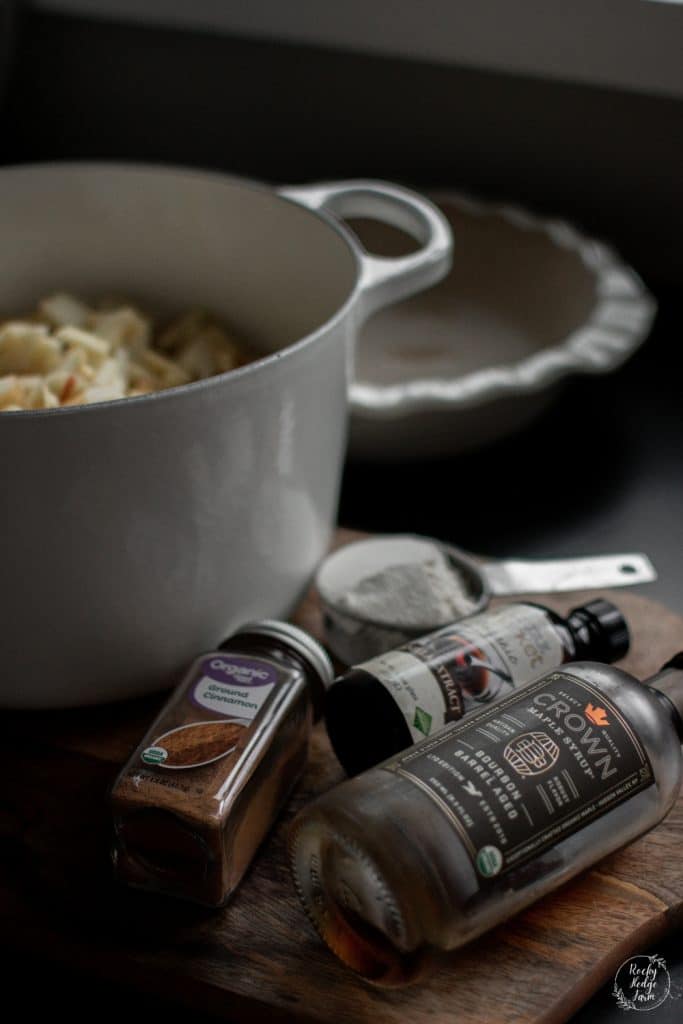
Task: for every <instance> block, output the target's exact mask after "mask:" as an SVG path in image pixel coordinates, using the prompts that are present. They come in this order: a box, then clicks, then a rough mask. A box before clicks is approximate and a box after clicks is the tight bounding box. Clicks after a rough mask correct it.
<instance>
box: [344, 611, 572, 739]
mask: <svg viewBox="0 0 683 1024" xmlns="http://www.w3.org/2000/svg"><path fill="white" fill-rule="evenodd" d="M564 658H565V652H564V648H563V646H562V642H561V640H560V637H559V635H558V633H557V631H556V629H555V627H554V625H553V622H552V620H551V619H550V617H549V616H548V613H547V612H546V611H545V610H544V609H543V608H536V607H534V606H533V605H528V604H512V605H507V606H505V607H503V608H498V609H495V610H492V611H487V612H485V613H483V614H482V615H475V616H473V617H471V618H469V619H467V621H463V622H457V623H455V624H453V625H450V626H445V627H444V628H443V629H439V630H437V631H436V632H435V633H430V634H429V635H428V636H425V637H421V638H420V639H419V640H412V641H410V643H407V644H404V645H403V646H402V647H400V648H398V649H397V650H395V651H389V652H388V653H387V654H382V655H380V656H379V657H377V658H372V659H371V660H370V661H366V662H364V663H363V664H362V665H357V666H356V667H357V668H359V669H363V670H364V671H365V672H369V673H370V674H371V675H372V676H374V677H375V678H376V679H377V680H379V682H380V683H382V685H383V686H384V687H385V688H386V689H387V690H388V691H389V693H390V694H391V696H392V697H393V699H394V701H395V702H396V704H397V705H398V707H399V708H400V709H401V711H402V713H403V716H404V718H405V720H406V723H407V725H408V728H409V729H410V734H411V736H412V739H413V741H414V742H417V741H418V740H422V739H424V737H425V736H431V735H433V734H434V733H435V732H437V730H439V729H441V728H443V726H444V725H446V723H447V722H453V721H457V719H459V718H462V717H463V715H466V714H467V713H468V712H469V711H472V710H474V709H475V708H479V707H481V705H482V704H486V703H488V702H489V701H492V700H498V699H499V698H501V697H504V696H505V695H506V694H508V693H511V692H513V691H514V690H515V689H516V688H517V687H518V686H523V685H524V684H526V683H528V682H529V681H530V680H532V679H536V678H537V677H538V676H540V675H543V674H544V673H545V672H548V671H550V670H551V669H553V668H556V667H557V666H558V665H561V664H562V662H563V661H564Z"/></svg>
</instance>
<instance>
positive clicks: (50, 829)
mask: <svg viewBox="0 0 683 1024" xmlns="http://www.w3.org/2000/svg"><path fill="white" fill-rule="evenodd" d="M349 536H350V535H349V534H341V535H340V540H342V541H343V540H345V539H348V538H349ZM589 596H594V594H593V593H591V594H588V593H581V594H571V595H562V596H561V597H553V598H548V599H547V603H548V604H549V605H552V606H553V607H554V608H556V609H557V610H558V611H561V612H564V611H566V610H567V609H568V608H569V607H570V606H574V605H576V604H578V603H579V602H580V601H582V600H584V599H585V598H587V597H589ZM616 600H617V601H618V603H619V605H620V606H621V607H622V608H623V610H624V612H625V613H626V615H627V616H628V618H629V621H630V623H631V626H632V633H633V644H632V653H631V654H630V655H629V657H628V658H627V659H625V661H624V667H625V668H627V669H629V670H630V671H632V672H634V673H635V675H637V676H639V677H644V676H647V675H649V674H651V673H652V672H654V671H656V670H657V669H658V668H659V667H660V665H661V664H662V662H664V661H665V660H666V659H667V658H669V657H670V656H671V655H672V654H673V653H674V652H675V651H677V650H678V649H679V648H682V647H683V618H681V617H680V616H678V615H674V614H673V613H672V612H670V611H668V610H667V609H666V608H664V607H662V606H661V605H659V604H656V603H655V602H653V601H649V600H646V599H644V598H642V597H639V596H637V595H635V594H632V593H630V592H628V591H627V590H621V591H619V593H618V595H617V597H616ZM296 618H297V621H298V622H300V623H301V624H302V625H304V626H306V627H307V628H309V629H310V630H311V631H312V632H314V633H317V634H318V635H320V633H321V621H320V613H319V608H318V606H317V603H316V600H315V597H314V595H311V596H309V598H308V599H307V601H306V602H305V603H304V605H303V606H302V608H301V609H300V611H299V613H298V615H297V616H296ZM93 671H96V666H93ZM160 700H161V698H159V697H155V698H150V699H145V700H141V701H135V702H133V703H127V704H121V705H115V706H109V707H105V708H97V709H94V710H86V711H70V712H51V713H37V712H11V713H10V712H4V713H2V714H1V715H0V721H1V722H2V734H3V741H2V747H1V749H0V935H2V936H3V937H4V941H5V942H6V943H7V944H8V945H9V946H11V947H12V948H13V949H14V950H15V951H16V950H19V949H22V950H24V951H25V952H26V953H28V954H30V953H32V952H34V953H36V954H38V955H40V956H41V957H48V958H53V959H55V960H59V961H60V962H62V963H64V964H68V965H70V966H72V967H75V968H77V969H79V970H88V971H89V972H91V973H94V974H95V975H96V976H99V977H101V978H103V979H108V978H109V979H112V980H115V981H117V982H120V981H126V982H129V983H132V984H133V985H139V986H140V987H141V988H142V989H144V990H145V991H146V992H151V993H157V994H159V995H160V996H163V997H164V998H166V999H168V998H171V997H172V998H174V999H177V1000H179V1001H182V1002H186V1003H187V1004H188V1006H193V1007H194V1008H195V1009H196V1010H197V1011H199V1010H201V1011H204V1012H208V1011H210V1012H213V1013H216V1014H220V1015H224V1016H225V1017H226V1018H229V1019H230V1020H239V1021H259V1020H268V1021H269V1022H271V1024H277V1022H285V1021H293V1020H304V1021H319V1022H325V1024H327V1022H334V1024H344V1022H354V1024H362V1022H366V1021H367V1022H372V1024H376V1022H382V1024H384V1022H387V1024H404V1022H405V1021H408V1020H410V1021H411V1022H413V1024H423V1022H424V1024H426V1022H428V1021H429V1022H432V1024H435V1022H438V1024H450V1022H453V1024H455V1022H456V1021H457V1022H458V1024H496V1022H499V1021H500V1022H505V1024H513V1022H523V1021H524V1022H544V1024H551V1022H560V1021H565V1020H566V1019H567V1018H568V1017H570V1016H571V1014H572V1013H573V1012H574V1011H575V1010H576V1009H577V1008H578V1007H580V1006H581V1005H582V1004H583V1003H584V1002H585V1001H586V1000H587V999H588V997H589V996H590V995H591V994H592V993H593V992H594V991H595V990H596V989H597V988H599V987H600V985H601V984H603V983H604V982H605V981H606V980H607V979H609V978H611V977H612V976H613V974H614V972H615V970H616V969H617V967H618V966H619V964H620V963H621V962H622V961H623V960H624V959H625V958H626V957H628V956H630V955H632V954H633V953H635V952H642V951H643V949H644V948H645V947H646V946H648V945H650V944H651V943H653V942H655V941H657V940H658V939H660V938H661V937H662V936H663V935H664V933H665V932H666V931H667V930H668V929H670V928H672V927H674V925H676V924H680V923H681V922H682V921H683V867H681V849H683V796H682V797H681V798H679V801H678V804H677V805H676V807H675V809H674V810H673V812H672V813H671V814H670V815H669V817H668V818H667V819H666V821H664V822H663V823H662V824H661V825H659V826H658V827H657V828H656V829H654V830H653V831H652V832H650V833H649V835H647V836H645V837H644V838H642V839H640V840H638V841H637V842H635V843H634V844H633V845H632V846H630V847H629V848H628V849H626V850H624V851H623V852H621V853H619V854H616V855H614V856H612V857H609V858H608V859H607V860H604V861H602V862H601V863H600V864H598V865H597V866H596V867H595V868H594V869H593V870H591V871H589V872H587V873H586V874H584V875H583V876H582V877H580V878H579V879H577V880H575V881H573V882H571V883H569V884H568V885H566V886H565V887H564V888H562V889H560V890H559V891H557V892H556V893H554V894H552V895H550V896H548V897H546V898H545V899H543V900H542V901H540V902H539V903H537V904H536V905H534V906H533V907H531V908H530V909H529V910H527V911H526V912H524V913H523V914H521V915H519V916H518V917H516V918H515V919H513V920H512V921H510V922H508V923H507V924H505V925H502V926H501V927H499V928H498V929H496V930H495V931H493V932H491V933H489V934H488V935H486V936H484V937H483V938H481V939H479V940H478V941H477V942H476V943H474V944H473V945H471V946H469V947H468V948H466V949H464V950H462V951H460V952H458V953H456V954H454V955H452V957H451V958H450V959H449V961H448V963H447V965H445V966H444V967H442V968H440V969H439V971H438V972H437V973H436V974H434V975H433V976H432V977H431V978H430V979H429V980H427V981H426V982H423V983H421V984H419V985H418V986H415V987H412V988H407V989H402V990H394V991H382V990H379V989H376V988H374V987H372V986H371V985H369V984H366V983H365V982H363V981H361V980H359V979H358V978H357V977H355V976H354V975H353V974H352V973H351V972H350V971H348V970H347V969H346V968H344V967H343V966H342V965H341V964H340V963H338V962H337V960H336V959H335V958H334V957H333V956H332V954H331V953H329V952H328V951H327V949H326V948H325V947H324V946H323V945H322V944H321V943H320V942H319V940H318V938H317V936H316V934H315V933H314V931H313V929H312V928H311V926H310V925H309V923H308V920H307V918H306V916H305V914H304V912H303V910H302V909H301V907H300V906H299V904H298V902H297V899H296V897H295V895H294V892H293V889H292V884H291V881H290V877H289V873H288V867H287V859H286V846H285V837H286V832H287V826H288V823H289V821H290V820H291V818H292V816H293V814H294V813H295V812H296V811H297V810H298V809H299V808H300V807H301V806H302V805H303V804H305V803H306V802H307V801H309V800H310V799H311V798H312V797H313V796H315V795H316V794H318V793H320V792H322V791H324V790H326V789H328V788H329V787H330V786H332V785H334V784H335V783H336V782H337V781H339V780H340V779H341V777H342V772H341V770H340V768H339V766H338V765H337V763H336V761H335V759H334V756H333V755H332V752H331V750H330V747H329V745H328V743H327V741H326V738H325V734H324V730H323V729H322V727H318V728H317V730H316V733H315V737H314V740H313V746H312V751H311V759H310V765H309V769H308V771H307V774H306V776H305V778H304V779H303V781H302V783H301V784H300V786H299V787H298V790H297V792H296V794H295V797H294V799H293V800H292V802H291V806H290V807H289V808H288V811H287V813H286V814H285V816H284V818H283V820H281V821H280V822H279V824H278V826H277V827H276V828H275V830H274V831H273V833H272V834H271V836H270V837H269V838H268V839H267V841H266V842H265V844H264V846H263V847H262V849H261V851H260V854H259V856H258V857H257V859H256V861H255V863H254V865H253V867H252V869H251V871H250V872H249V874H248V875H247V877H246V879H245V880H244V882H243V884H242V886H241V887H240V889H239V891H238V892H237V894H236V896H235V898H234V899H233V901H232V903H231V904H230V906H229V907H227V908H226V909H224V910H222V911H219V912H208V911H204V910H198V909H196V908H193V907H191V906H187V905H184V904H181V903H175V902H172V901H166V900H163V899H161V898H157V897H153V896H149V895H146V894H140V893H133V892H130V893H128V892H124V893H122V892H121V891H120V890H118V889H115V888H114V887H113V886H112V884H111V881H110V874H109V862H108V840H109V822H108V818H107V807H106V794H107V789H108V787H109V785H110V784H111V782H112V780H113V778H114V776H115V774H116V772H117V770H118V768H119V765H120V764H121V762H122V761H123V760H124V759H125V757H126V756H127V755H128V753H129V751H130V750H131V749H132V747H134V746H135V744H136V742H137V740H138V738H139V736H140V735H141V734H142V732H143V731H144V729H145V727H146V724H147V723H148V721H149V720H150V718H151V716H152V715H153V714H154V713H155V710H156V708H157V707H158V705H159V703H160Z"/></svg>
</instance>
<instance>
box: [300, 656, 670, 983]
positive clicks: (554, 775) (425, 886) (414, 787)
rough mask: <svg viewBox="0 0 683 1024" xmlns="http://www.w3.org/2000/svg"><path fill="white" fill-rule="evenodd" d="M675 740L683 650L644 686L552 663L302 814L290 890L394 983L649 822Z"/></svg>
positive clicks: (355, 964)
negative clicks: (497, 699) (505, 694)
mask: <svg viewBox="0 0 683 1024" xmlns="http://www.w3.org/2000/svg"><path fill="white" fill-rule="evenodd" d="M681 743H683V653H682V654H679V655H677V656H676V657H675V658H674V659H673V660H672V661H671V662H669V663H668V665H667V666H665V667H664V669H662V671H661V672H660V673H659V674H658V675H656V676H653V677H652V678H651V679H648V680H647V681H646V683H645V684H643V683H640V682H638V681H637V680H636V679H634V677H633V676H631V675H629V674H627V673H626V672H623V671H620V670H619V669H616V668H612V667H609V666H606V665H600V664H597V663H592V662H579V663H575V664H568V665H566V666H562V667H561V668H558V669H556V670H555V671H552V672H550V673H548V674H547V675H544V676H543V677H541V678H540V679H538V680H536V681H535V682H532V683H530V684H528V685H527V686H526V687H524V688H523V689H521V690H519V691H515V692H513V693H511V694H510V695H509V696H508V697H505V698H504V699H503V700H501V701H500V702H497V703H495V704H493V705H492V706H491V707H488V708H484V709H482V710H481V711H479V712H478V713H477V714H475V715H473V716H471V717H469V718H468V719H466V720H465V721H461V722H456V723H453V724H451V725H447V726H446V727H445V728H444V729H442V730H441V731H440V732H439V733H437V735H436V736H434V737H433V738H430V739H426V740H423V741H422V742H421V743H418V744H417V745H416V746H413V747H412V748H410V749H408V750H406V751H404V752H403V753H401V754H399V755H398V756H395V757H392V758H390V759H389V760H388V761H386V762H384V763H383V764H381V765H379V766H378V767H376V768H373V769H371V770H370V771H367V772H365V773H364V774H362V775H358V776H356V778H354V779H350V780H349V781H347V782H344V783H342V785H341V786H338V787H337V788H336V789H333V790H331V791H330V792H329V793H327V794H325V795H324V796H323V797H320V798H319V799H318V800H316V801H315V802H314V803H313V804H311V805H309V806H308V807H307V808H305V809H304V810H303V811H302V812H300V814H299V815H298V816H297V818H296V819H295V821H294V823H293V825H292V832H291V847H290V849H291V862H292V867H293V871H294V878H295V882H296V887H297V890H298V892H299V895H300V897H301V899H302V901H303V903H304V906H305V908H306V910H307V912H308V914H309V916H310V918H311V920H312V921H313V923H314V924H315V926H316V928H317V929H318V931H319V933H320V935H321V936H322V938H323V939H324V940H325V941H326V942H327V943H328V945H329V946H330V948H331V949H332V950H333V952H335V953H336V954H337V956H339V957H340V958H341V959H342V960H343V961H345V963H347V964H348V965H349V966H350V967H352V968H354V969H355V970H356V971H358V972H359V973H360V974H362V975H363V976H365V977H366V978H368V979H370V980H372V981H374V982H376V983H379V984H385V985H399V984H403V983H405V982H407V981H410V980H412V979H413V978H415V977H417V976H418V974H419V973H420V972H421V970H423V969H424V968H425V967H426V966H427V965H428V964H429V962H430V961H431V960H433V959H435V958H436V957H438V956H439V955H440V954H441V953H442V952H443V951H447V950H453V949H456V948H457V947H459V946H461V945H463V944H464V943H466V942H469V941H470V940H471V939H474V938H475V937H476V936H478V935H480V934H481V933H482V932H484V931H486V930H487V929H489V928H493V927H494V926H495V925H498V924H500V923H501V921H504V920H505V919H506V918H508V917H510V916H511V915H512V914H515V913H517V912H518V911H519V910H521V909H522V908H523V907H526V906H527V905H528V904H529V903H532V902H533V901H534V900H537V899H539V898H540V897H541V896H543V895H545V893H547V892H549V891H550V890H552V889H554V888H556V887H557V886H559V885H562V884H563V883H564V882H566V881H568V879H570V878H572V877H573V876H574V875H576V874H578V872H580V871H582V870H584V869H585V868H587V867H589V866H590V865H591V864H594V863H595V862H596V861H597V860H599V859H600V858H602V857H605V856H606V855H607V854H609V853H612V852H613V851H615V850H617V849H619V847H621V846H624V845H625V844H626V843H630V842H632V841H633V840H634V839H635V838H636V837H637V836H640V835H642V834H643V833H644V832H647V831H648V829H650V828H652V827H653V826H654V825H656V824H657V823H658V822H659V821H660V820H661V819H662V818H663V817H664V815H665V814H666V813H667V812H668V811H669V810H670V808H671V806H672V804H673V803H674V800H675V798H676V795H677V793H678V790H679V787H680V784H681V772H682V757H681Z"/></svg>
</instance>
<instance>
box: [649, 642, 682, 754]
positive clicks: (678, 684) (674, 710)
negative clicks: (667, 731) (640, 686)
mask: <svg viewBox="0 0 683 1024" xmlns="http://www.w3.org/2000/svg"><path fill="white" fill-rule="evenodd" d="M679 657H680V655H679ZM645 684H646V686H648V687H649V688H650V689H651V690H652V692H653V693H654V694H655V695H656V696H657V698H658V699H659V701H660V703H661V704H663V705H664V706H665V707H666V709H667V711H668V712H669V714H670V716H671V720H672V722H673V724H674V728H675V729H676V731H677V733H678V736H679V738H680V741H681V744H683V666H682V667H680V668H679V667H677V666H665V667H664V668H663V669H662V671H661V672H658V673H657V674H656V675H654V676H651V677H650V679H647V680H646V681H645Z"/></svg>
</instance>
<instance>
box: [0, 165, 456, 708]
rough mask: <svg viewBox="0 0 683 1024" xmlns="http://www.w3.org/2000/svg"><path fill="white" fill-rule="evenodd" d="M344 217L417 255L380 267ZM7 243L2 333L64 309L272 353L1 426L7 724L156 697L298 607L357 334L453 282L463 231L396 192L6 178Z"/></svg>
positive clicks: (329, 479)
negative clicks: (186, 316) (116, 304)
mask: <svg viewBox="0 0 683 1024" xmlns="http://www.w3.org/2000/svg"><path fill="white" fill-rule="evenodd" d="M350 216H363V217H368V216H369V217H373V218H378V219H382V220H385V221H387V222H390V223H391V224H393V225H395V226H397V227H400V228H402V229H404V230H406V231H407V232H409V233H410V234H412V235H413V236H414V237H415V238H416V239H417V240H418V241H419V242H420V245H421V247H420V248H419V250H418V251H417V252H415V253H413V254H411V255H409V256H407V257H403V258H399V259H384V258H378V257H375V256H371V255H369V254H367V253H366V252H365V251H364V250H363V249H362V248H361V246H360V245H359V243H358V242H357V240H356V239H355V238H354V236H353V234H352V233H351V232H350V231H349V230H348V229H347V228H346V227H345V226H344V224H343V223H342V220H341V218H344V217H350ZM0 225H1V228H2V257H0V258H1V260H2V273H1V275H0V314H1V315H3V316H12V315H17V314H20V313H22V312H24V311H25V310H27V309H31V308H33V307H34V305H35V303H36V302H37V300H38V299H40V298H41V297H43V296H45V295H47V294H49V293H50V292H52V291H56V290H60V291H62V290H64V291H71V292H74V293H75V294H77V295H82V296H84V297H85V298H88V297H91V298H96V297H97V296H102V295H111V294H116V295H123V296H127V297H129V298H130V299H131V300H133V301H138V302H139V303H140V304H141V305H142V306H143V307H145V306H147V307H148V308H151V309H153V310H157V311H159V312H169V313H170V312H179V311H182V310H184V309H187V308H189V307H192V306H202V307H205V308H207V309H209V310H211V311H213V312H215V313H216V314H218V315H219V316H221V317H223V318H224V319H225V320H226V322H227V323H229V324H231V325H233V326H234V328H235V329H236V332H237V333H238V334H239V333H243V335H244V337H245V338H248V339H251V340H252V341H253V342H255V343H256V345H257V346H259V348H260V351H263V352H265V353H267V354H266V355H265V356H264V357H263V358H261V359H259V360H258V361H257V362H254V363H252V364H250V365H247V366H245V367H243V368H241V369H238V370H236V371H233V372H231V373H228V374H223V375H220V376H217V377H213V378H210V379H208V380H204V381H201V382H198V383H195V384H189V385H186V386H184V387H179V388H174V389H172V390H168V391H163V392H158V393H156V394H152V395H147V396H142V397H138V398H131V399H125V400H122V401H118V402H110V403H103V404H100V405H90V406H81V407H78V406H76V407H71V408H63V409H53V410H45V411H36V412H5V413H0V471H1V473H2V499H1V506H0V507H1V509H2V511H1V513H0V529H1V531H2V533H1V536H2V563H1V565H2V569H1V580H2V585H1V587H0V612H1V619H0V622H1V626H0V666H1V671H0V705H2V706H5V707H24V708H28V707H66V706H72V705H78V704H92V703H97V702H102V701H107V700H113V699H118V698H123V697H131V696H133V695H137V694H142V693H145V692H148V691H151V690H154V689H157V688H160V687H163V686H165V685H168V684H169V682H171V681H173V679H174V678H175V675H176V673H177V672H178V670H179V669H180V668H181V667H182V666H183V665H184V664H185V663H187V661H188V660H189V659H190V658H191V657H192V656H193V655H195V654H196V653H197V652H199V651H201V650H205V649H207V648H210V647H211V646H212V645H214V644H216V643H217V642H218V641H219V640H221V639H222V637H223V636H224V635H225V634H227V633H228V632H229V631H230V630H232V629H233V628H234V627H235V626H237V625H238V624H239V623H241V622H244V621H246V620H250V619H255V618H259V617H261V616H275V615H284V614H286V613H287V612H288V611H289V610H290V609H291V608H292V606H293V605H294V604H295V602H296V601H297V600H298V599H299V598H300V596H301V595H302V593H303V591H304V589H305V587H306V585H307V583H308V582H309V580H310V578H311V575H312V573H313V570H314V569H315V567H316V565H317V563H318V562H319V560H320V558H321V557H322V555H323V554H324V552H325V550H326V547H327V544H328V540H329V536H330V531H331V529H332V526H333V523H334V519H335V513H336V505H337V496H338V488H339V479H340V473H341V465H342V459H343V456H344V450H345V445H346V431H347V410H348V402H349V387H350V370H351V367H352V357H353V346H354V342H355V338H356V333H357V330H358V327H359V325H360V324H361V323H362V322H363V320H364V319H365V318H366V317H367V316H368V315H369V314H370V313H372V312H373V311H374V310H376V309H379V308H380V307H382V306H384V305H386V304H388V303H391V302H395V301H396V300H398V299H400V298H403V297H404V296H407V295H409V294H411V293H413V292H415V291H417V290H418V289H420V288H425V287H427V286H428V285H430V284H432V283H434V282H436V281H437V280H438V279H439V278H441V277H442V276H443V275H444V274H445V273H446V271H447V269H448V266H449V263H450V250H451V238H450V232H449V228H448V225H447V223H446V221H445V220H444V218H443V217H442V215H441V214H440V213H439V212H438V210H436V208H435V207H434V206H432V205H431V204H430V203H429V202H427V201H426V200H424V199H422V198H420V197H419V196H417V195H415V194H413V193H412V192H409V191H406V190H405V189H403V188H399V187H396V186H392V185H387V184H384V183H383V182H370V181H367V182H366V181H354V182H340V183H333V184H324V185H315V186H305V187H300V188H285V189H280V190H276V191H274V190H271V189H269V188H266V187H260V186H255V185H252V184H249V183H246V182H244V181H241V180H237V179H231V178H227V177H225V176H223V175H218V174H208V173H200V172H195V171H188V170H180V169H171V168H158V167H146V166H125V165H112V164H51V165H50V164H45V165H36V166H25V167H15V168H7V169H3V170H1V171H0Z"/></svg>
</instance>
